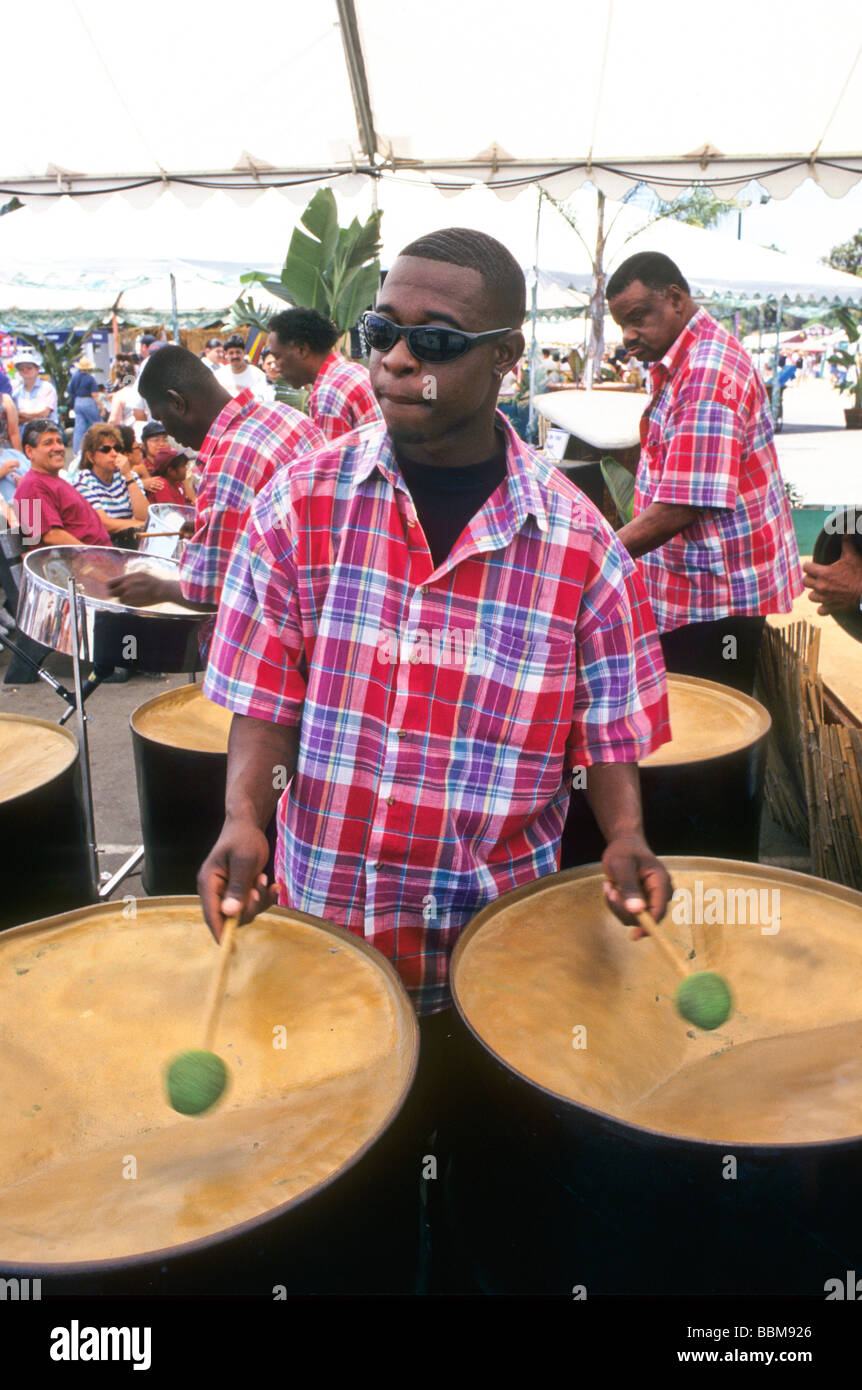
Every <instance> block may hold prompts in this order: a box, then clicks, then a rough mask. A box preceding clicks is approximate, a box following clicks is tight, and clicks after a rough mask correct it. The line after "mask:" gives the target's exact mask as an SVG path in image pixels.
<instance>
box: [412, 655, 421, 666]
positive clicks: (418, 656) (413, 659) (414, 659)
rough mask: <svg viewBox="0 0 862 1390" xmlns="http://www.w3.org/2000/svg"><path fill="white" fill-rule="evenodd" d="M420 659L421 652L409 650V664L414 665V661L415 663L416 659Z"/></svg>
mask: <svg viewBox="0 0 862 1390" xmlns="http://www.w3.org/2000/svg"><path fill="white" fill-rule="evenodd" d="M421 660H422V653H421V652H411V653H410V664H411V666H415V665H416V663H417V661H421Z"/></svg>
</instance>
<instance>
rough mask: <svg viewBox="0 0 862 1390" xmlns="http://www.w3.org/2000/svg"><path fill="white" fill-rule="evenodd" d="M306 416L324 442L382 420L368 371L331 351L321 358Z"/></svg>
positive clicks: (338, 353) (359, 364)
mask: <svg viewBox="0 0 862 1390" xmlns="http://www.w3.org/2000/svg"><path fill="white" fill-rule="evenodd" d="M308 413H309V415H310V416H311V418H312V420H313V421H314V423H315V424H316V425H317V428H318V429H319V430H320V431H321V432H322V434H324V435H325V437H326V438H327V439H339V438H340V437H341V435H343V434H349V433H350V431H351V430H355V429H358V428H359V426H360V425H372V424H375V423H377V422H379V421H380V420H381V418H382V417H381V414H380V407H379V406H378V404H377V399H376V397H375V395H374V392H373V391H372V389H371V378H370V377H369V375H368V370H367V368H365V367H363V366H362V364H361V363H359V362H348V361H347V358H346V357H342V356H341V353H340V352H335V351H334V350H333V351H332V352H331V353H330V354H329V356H328V357H325V358H324V359H323V362H322V363H321V365H320V371H319V372H318V373H317V376H316V378H315V381H314V385H313V387H312V388H311V393H310V395H309V397H308Z"/></svg>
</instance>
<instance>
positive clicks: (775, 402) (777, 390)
mask: <svg viewBox="0 0 862 1390" xmlns="http://www.w3.org/2000/svg"><path fill="white" fill-rule="evenodd" d="M783 302H784V296H783V295H779V297H778V304H777V305H776V309H775V356H774V358H773V361H772V393H771V394H772V418H773V420H777V419H778V407H779V406H780V404H781V387H780V386H779V384H778V348H779V344H780V340H781V305H782V304H783Z"/></svg>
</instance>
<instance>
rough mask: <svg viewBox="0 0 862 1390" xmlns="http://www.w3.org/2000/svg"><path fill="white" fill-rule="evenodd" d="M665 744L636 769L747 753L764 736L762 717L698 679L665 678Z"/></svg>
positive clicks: (759, 710) (731, 693)
mask: <svg viewBox="0 0 862 1390" xmlns="http://www.w3.org/2000/svg"><path fill="white" fill-rule="evenodd" d="M667 697H668V707H669V711H670V729H671V740H670V743H665V744H662V746H661V748H659V749H657V751H656V752H655V753H650V755H649V757H648V758H644V759H643V760H642V761H641V767H660V766H662V765H664V764H667V763H690V762H698V761H700V760H701V759H703V758H720V757H722V756H723V755H724V754H726V753H735V752H737V751H738V750H739V749H740V748H747V747H748V745H749V744H750V743H754V742H755V741H756V740H757V739H758V738H761V737H762V736H763V735H764V734H766V733H768V732H769V727H770V723H771V721H770V718H769V715H768V713H767V711H766V710H765V709H764V708H763V706H762V705H761V704H758V702H757V701H756V700H752V699H751V697H750V696H748V695H743V694H742V692H741V691H739V690H730V689H728V687H727V686H724V685H717V684H716V682H715V681H704V680H700V679H699V677H697V676H677V675H672V674H671V675H668V678H667Z"/></svg>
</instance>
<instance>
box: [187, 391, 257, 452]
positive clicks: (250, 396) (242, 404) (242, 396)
mask: <svg viewBox="0 0 862 1390" xmlns="http://www.w3.org/2000/svg"><path fill="white" fill-rule="evenodd" d="M256 404H257V397H256V396H255V394H254V392H253V391H252V389H251V387H250V386H244V387H243V389H242V390H241V391H240V393H239V395H237V396H234V397H232V399H231V400H229V401H228V403H227V405H226V406H223V408H222V409H221V410H220V411H219V413H218V415H217V416H216V417H215V419H214V420H213V422H212V424H211V425H210V427H209V429H208V430H207V433H206V438H205V439H204V442H203V444H202V445H201V447H200V449H199V451H198V456H199V457H203V456H204V455H206V457H209V455H210V454H211V453H212V451H213V449H214V448H215V446H216V444H217V443H218V441H219V440H220V439H221V437H222V435H223V434H224V432H225V430H226V429H227V428H228V426H229V425H231V424H233V422H234V420H235V419H236V418H237V416H239V415H241V414H242V413H243V411H244V410H247V409H248V407H249V406H250V405H256Z"/></svg>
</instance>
